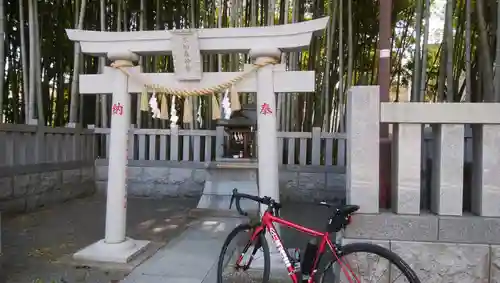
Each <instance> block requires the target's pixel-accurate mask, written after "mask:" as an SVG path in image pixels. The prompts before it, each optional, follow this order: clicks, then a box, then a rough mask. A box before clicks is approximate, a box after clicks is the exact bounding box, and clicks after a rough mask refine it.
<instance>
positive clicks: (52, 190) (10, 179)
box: [0, 162, 95, 213]
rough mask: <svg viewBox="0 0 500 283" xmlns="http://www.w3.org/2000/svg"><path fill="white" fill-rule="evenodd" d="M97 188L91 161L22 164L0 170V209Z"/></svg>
mask: <svg viewBox="0 0 500 283" xmlns="http://www.w3.org/2000/svg"><path fill="white" fill-rule="evenodd" d="M93 192H95V180H94V165H93V164H92V162H64V163H56V164H39V165H19V166H13V167H8V168H3V169H1V170H0V211H1V212H4V213H5V212H7V213H18V212H25V211H31V210H34V209H36V208H39V207H42V206H47V205H51V204H55V203H59V202H63V201H66V200H69V199H72V198H76V197H79V196H82V195H87V194H92V193H93Z"/></svg>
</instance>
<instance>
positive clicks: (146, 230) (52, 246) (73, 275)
mask: <svg viewBox="0 0 500 283" xmlns="http://www.w3.org/2000/svg"><path fill="white" fill-rule="evenodd" d="M197 202H198V200H197V199H179V198H169V199H161V200H160V199H141V198H131V199H129V202H128V219H127V222H128V224H127V236H129V237H132V238H135V239H141V240H150V241H153V242H155V243H160V244H165V243H167V242H168V241H169V240H170V239H172V238H174V237H176V236H177V235H179V234H180V233H181V232H182V231H184V230H185V228H186V227H187V226H188V225H189V223H191V221H192V220H194V219H195V218H194V217H193V216H192V215H191V214H190V210H191V209H192V208H194V207H196V204H197ZM105 204H106V200H105V198H104V197H102V196H98V195H96V196H92V197H88V198H82V199H77V200H72V201H69V202H66V203H63V204H60V205H57V206H54V207H50V208H45V209H41V210H38V211H36V212H33V213H28V214H23V215H17V216H12V217H8V216H6V217H4V219H2V230H3V231H2V245H3V252H4V254H3V258H4V259H3V262H4V263H3V268H4V272H5V274H4V275H5V276H6V283H31V282H38V283H49V282H50V283H52V282H67V283H73V282H75V283H76V282H89V283H90V282H91V283H109V282H118V280H120V279H122V278H123V277H124V276H125V273H124V272H123V271H103V270H99V269H96V268H90V267H75V266H72V265H68V264H67V260H66V263H65V260H63V259H64V258H68V257H69V256H70V255H71V254H72V253H74V252H76V251H78V250H79V249H81V248H83V247H85V246H87V245H89V244H91V243H93V242H96V241H97V240H99V239H101V238H102V237H103V236H104V222H105ZM0 281H1V279H0ZM0 283H1V282H0Z"/></svg>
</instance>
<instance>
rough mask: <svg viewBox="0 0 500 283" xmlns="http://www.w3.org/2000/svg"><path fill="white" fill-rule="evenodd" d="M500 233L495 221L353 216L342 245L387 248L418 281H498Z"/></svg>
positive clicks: (484, 282)
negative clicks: (354, 244) (398, 257)
mask: <svg viewBox="0 0 500 283" xmlns="http://www.w3.org/2000/svg"><path fill="white" fill-rule="evenodd" d="M499 235H500V218H496V217H491V218H489V217H479V216H437V215H431V214H428V215H425V214H422V215H414V216H409V215H396V214H392V213H381V214H378V215H367V214H366V215H362V214H359V215H355V216H354V217H353V221H352V224H351V225H350V226H349V228H348V229H347V230H346V232H345V235H344V236H345V237H346V238H345V239H344V242H345V243H349V242H373V243H376V244H380V245H382V246H385V247H388V248H390V249H391V250H392V251H393V252H395V253H396V254H398V255H399V256H401V257H402V258H403V260H405V261H406V262H407V263H408V264H410V265H411V266H412V268H413V269H414V270H415V272H417V274H418V276H419V278H420V281H421V282H426V283H442V282H450V283H451V282H453V283H486V282H489V283H499V282H500V237H499ZM386 282H390V281H386ZM381 283H384V282H381Z"/></svg>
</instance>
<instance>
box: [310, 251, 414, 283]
mask: <svg viewBox="0 0 500 283" xmlns="http://www.w3.org/2000/svg"><path fill="white" fill-rule="evenodd" d="M357 252H362V253H368V254H375V255H378V256H379V257H381V258H384V259H386V260H388V261H389V262H390V263H391V264H394V265H395V266H396V267H397V268H398V269H399V270H400V271H401V273H402V274H403V275H404V276H405V277H406V279H407V280H408V282H409V283H420V279H419V278H418V276H417V274H416V273H415V271H414V270H413V269H412V268H411V267H410V265H409V264H408V263H406V262H405V261H404V260H403V259H402V258H401V257H400V256H398V255H397V254H395V253H394V252H392V251H390V250H388V249H386V248H384V247H382V246H379V245H374V244H370V243H352V244H348V245H345V246H342V247H341V248H340V253H339V255H338V257H339V258H342V257H343V256H347V255H349V254H353V253H357ZM337 260H338V259H337V258H334V259H333V260H332V261H330V262H329V263H328V264H327V266H326V267H325V269H324V271H323V272H322V273H321V277H320V280H319V282H320V283H328V282H325V281H324V280H325V274H326V272H327V271H328V269H329V268H331V267H332V266H333V264H334V263H335V262H337Z"/></svg>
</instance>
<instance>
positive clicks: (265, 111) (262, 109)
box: [260, 103, 273, 115]
mask: <svg viewBox="0 0 500 283" xmlns="http://www.w3.org/2000/svg"><path fill="white" fill-rule="evenodd" d="M260 114H264V115H267V114H273V110H271V107H270V106H269V104H267V103H264V104H262V105H261V106H260Z"/></svg>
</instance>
